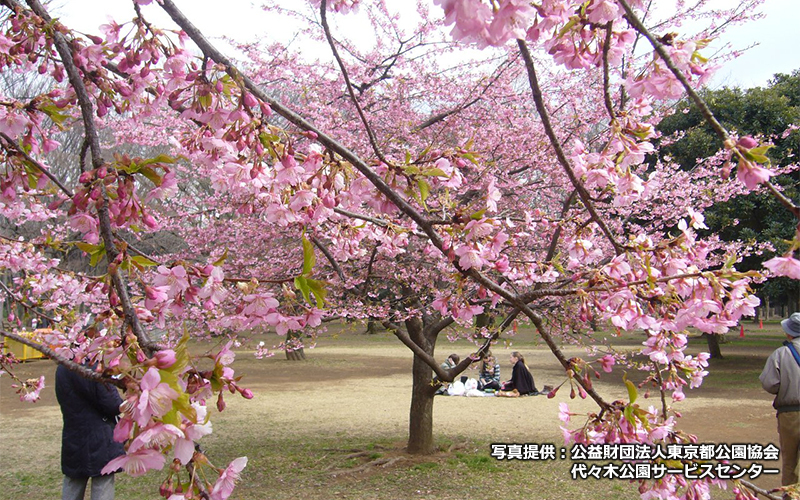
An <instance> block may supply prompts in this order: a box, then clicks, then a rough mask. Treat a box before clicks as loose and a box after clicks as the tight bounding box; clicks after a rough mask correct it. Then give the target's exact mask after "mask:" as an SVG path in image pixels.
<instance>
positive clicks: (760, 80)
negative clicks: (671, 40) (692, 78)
mask: <svg viewBox="0 0 800 500" xmlns="http://www.w3.org/2000/svg"><path fill="white" fill-rule="evenodd" d="M174 1H175V2H176V3H177V4H178V6H179V7H180V8H181V9H182V10H183V12H184V13H185V14H186V16H187V17H188V18H189V19H190V20H192V21H193V22H194V23H195V25H197V26H198V27H199V28H200V29H201V30H202V31H203V32H204V33H205V34H206V35H207V36H209V37H221V36H230V37H232V38H235V39H237V40H240V41H249V40H253V39H255V38H257V37H259V36H267V37H268V38H270V39H283V40H286V39H290V38H291V36H292V30H293V29H292V25H291V24H290V23H287V22H285V20H283V19H276V18H275V17H271V16H269V15H267V14H266V13H265V12H263V11H262V10H261V9H260V8H259V7H258V6H259V5H260V3H259V2H253V1H251V0H226V1H225V2H219V1H211V0H191V1H190V0H174ZM306 1H307V0H283V5H294V4H299V5H302V4H304V3H305V2H306ZM366 1H369V0H366ZM657 1H658V0H657ZM716 1H717V3H718V4H721V5H733V4H734V0H716ZM662 2H663V0H662ZM387 3H388V4H389V5H390V6H392V5H399V6H403V7H406V6H410V5H413V4H414V3H415V2H413V1H412V0H387ZM54 5H55V6H56V8H55V12H54V13H55V14H56V15H59V14H60V16H61V18H62V21H63V22H64V23H65V24H67V25H68V26H70V27H72V28H77V29H80V30H84V31H86V32H93V33H94V32H97V29H96V27H97V26H99V25H100V24H103V23H105V22H106V19H107V15H108V14H109V13H111V14H112V15H113V16H114V18H115V19H116V20H117V21H123V20H127V19H130V18H131V17H132V16H133V10H132V7H131V1H130V0H127V1H123V0H55V1H54ZM58 6H61V7H58ZM401 8H402V7H401ZM761 10H762V12H763V13H764V14H765V17H764V18H763V19H761V20H759V21H756V22H754V23H749V24H748V25H744V26H738V27H735V28H732V29H730V30H728V32H727V33H726V35H725V37H724V38H723V39H721V40H720V41H718V42H715V44H714V45H713V46H712V48H713V47H715V46H716V47H719V46H722V45H725V44H730V46H731V47H732V48H733V49H737V50H741V49H744V48H746V47H748V46H750V45H753V44H757V45H756V46H755V47H753V48H751V49H749V50H747V51H745V52H744V53H743V54H742V55H741V56H740V57H739V58H737V59H736V60H734V61H729V62H728V63H726V64H725V66H723V67H722V68H721V69H720V70H719V71H718V73H717V74H716V76H715V78H714V80H712V86H714V87H719V86H722V85H728V86H736V85H739V86H743V87H752V86H764V85H766V83H767V80H768V79H769V78H770V77H771V76H772V75H773V74H774V73H779V72H780V73H790V72H791V71H792V70H794V69H798V68H800V56H798V52H799V51H800V30H798V28H797V22H798V20H800V0H766V1H765V3H764V5H763V6H762V7H761ZM143 12H144V14H145V16H146V17H147V18H148V19H150V20H151V21H152V22H154V24H156V25H159V26H172V24H171V22H167V21H166V17H165V16H164V15H163V14H162V12H161V10H160V9H159V8H158V7H157V6H156V5H154V4H153V5H150V6H146V7H144V9H143ZM431 12H432V13H433V14H434V15H441V9H440V8H439V7H432V8H431ZM330 17H332V18H334V19H335V20H336V22H337V24H338V27H337V28H336V29H335V31H336V32H339V33H347V34H352V33H359V30H360V26H358V21H357V18H354V17H352V16H351V15H350V16H340V15H332V16H330ZM687 29H688V28H687ZM308 50H309V51H312V52H313V51H314V50H320V49H319V48H314V47H310V48H309V49H308ZM706 51H707V52H710V51H709V49H706ZM309 56H310V57H309V58H310V59H315V58H317V57H320V58H326V59H327V58H328V57H329V55H328V54H327V53H320V54H309Z"/></svg>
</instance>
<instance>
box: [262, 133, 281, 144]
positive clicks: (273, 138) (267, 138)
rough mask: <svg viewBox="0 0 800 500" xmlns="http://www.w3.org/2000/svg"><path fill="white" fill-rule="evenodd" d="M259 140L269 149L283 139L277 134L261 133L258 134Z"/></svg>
mask: <svg viewBox="0 0 800 500" xmlns="http://www.w3.org/2000/svg"><path fill="white" fill-rule="evenodd" d="M258 140H259V141H261V145H262V146H264V147H265V148H267V147H270V146H271V145H272V143H273V142H279V141H280V140H281V138H280V137H278V136H277V135H275V134H268V133H266V132H261V133H260V134H258Z"/></svg>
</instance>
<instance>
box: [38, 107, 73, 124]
mask: <svg viewBox="0 0 800 500" xmlns="http://www.w3.org/2000/svg"><path fill="white" fill-rule="evenodd" d="M39 110H40V111H44V112H45V114H47V117H48V118H50V119H51V120H53V123H55V124H56V125H57V126H58V127H59V128H62V125H63V124H64V122H65V121H66V120H67V118H69V116H67V115H65V114H62V113H61V108H59V107H58V106H56V105H55V104H48V105H47V106H39Z"/></svg>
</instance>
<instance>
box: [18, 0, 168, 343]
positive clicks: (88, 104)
mask: <svg viewBox="0 0 800 500" xmlns="http://www.w3.org/2000/svg"><path fill="white" fill-rule="evenodd" d="M27 1H28V5H30V7H31V9H32V10H33V12H34V13H36V15H38V16H39V17H41V18H42V19H44V20H45V21H46V22H52V21H53V20H52V18H51V17H50V15H49V14H48V12H47V10H46V9H45V8H44V7H43V6H42V4H41V3H39V0H27ZM53 39H54V42H55V46H56V50H57V51H58V54H59V55H60V56H61V62H62V63H63V64H64V69H65V71H66V72H67V77H68V79H69V83H70V85H71V86H72V88H73V90H74V91H75V96H76V97H77V99H78V105H79V106H80V109H81V117H82V119H83V127H84V134H85V138H86V142H87V143H88V145H89V153H90V155H91V158H92V165H93V167H94V168H100V167H102V166H103V163H104V162H103V157H102V151H101V149H100V139H99V137H100V136H99V135H98V133H97V128H96V127H95V124H94V108H93V106H92V101H91V99H90V98H89V92H88V91H87V89H86V85H85V84H84V82H83V77H82V76H81V74H80V71H79V70H78V68H77V66H75V62H74V59H73V53H72V48H71V47H70V43H69V42H68V41H67V39H66V37H65V36H64V35H63V34H62V33H60V32H59V31H58V30H57V29H54V30H53ZM101 191H102V195H101V197H100V198H99V199H98V204H97V214H98V219H99V222H100V234H101V237H102V238H103V243H104V245H105V250H106V257H107V261H108V265H109V274H110V275H111V281H112V282H113V284H114V290H115V291H116V293H117V296H118V297H119V300H120V304H121V305H122V311H123V313H124V314H125V322H126V323H127V324H128V325H129V326H130V328H131V330H132V331H133V333H134V335H136V338H137V339H138V341H139V345H140V346H141V347H142V349H144V351H145V352H146V353H147V354H148V355H151V354H152V353H153V351H154V350H156V349H157V346H155V345H154V344H153V342H152V341H151V340H150V337H149V336H148V335H147V333H146V332H145V331H144V328H142V324H141V322H140V321H139V316H138V315H137V314H136V309H135V308H134V307H133V303H132V302H131V298H130V295H129V294H128V285H127V283H125V281H123V279H122V273H121V272H120V271H119V268H118V267H115V268H113V269H112V268H111V266H112V263H113V262H114V261H115V260H116V258H117V256H118V255H119V251H118V250H117V246H116V244H115V241H114V235H113V234H112V230H111V218H110V217H109V214H108V193H106V190H105V186H104V185H103V189H102V190H101Z"/></svg>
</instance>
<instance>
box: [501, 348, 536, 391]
mask: <svg viewBox="0 0 800 500" xmlns="http://www.w3.org/2000/svg"><path fill="white" fill-rule="evenodd" d="M511 364H512V365H513V366H514V367H513V368H512V370H511V380H509V381H506V382H503V386H502V388H501V389H502V390H501V391H500V392H499V393H498V394H497V395H498V396H506V397H517V396H525V395H528V394H533V395H536V394H539V391H537V390H536V385H535V384H534V383H533V375H531V372H530V371H529V370H528V366H527V365H526V364H525V358H524V357H523V356H522V354H520V353H518V352H517V351H514V352H512V353H511Z"/></svg>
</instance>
